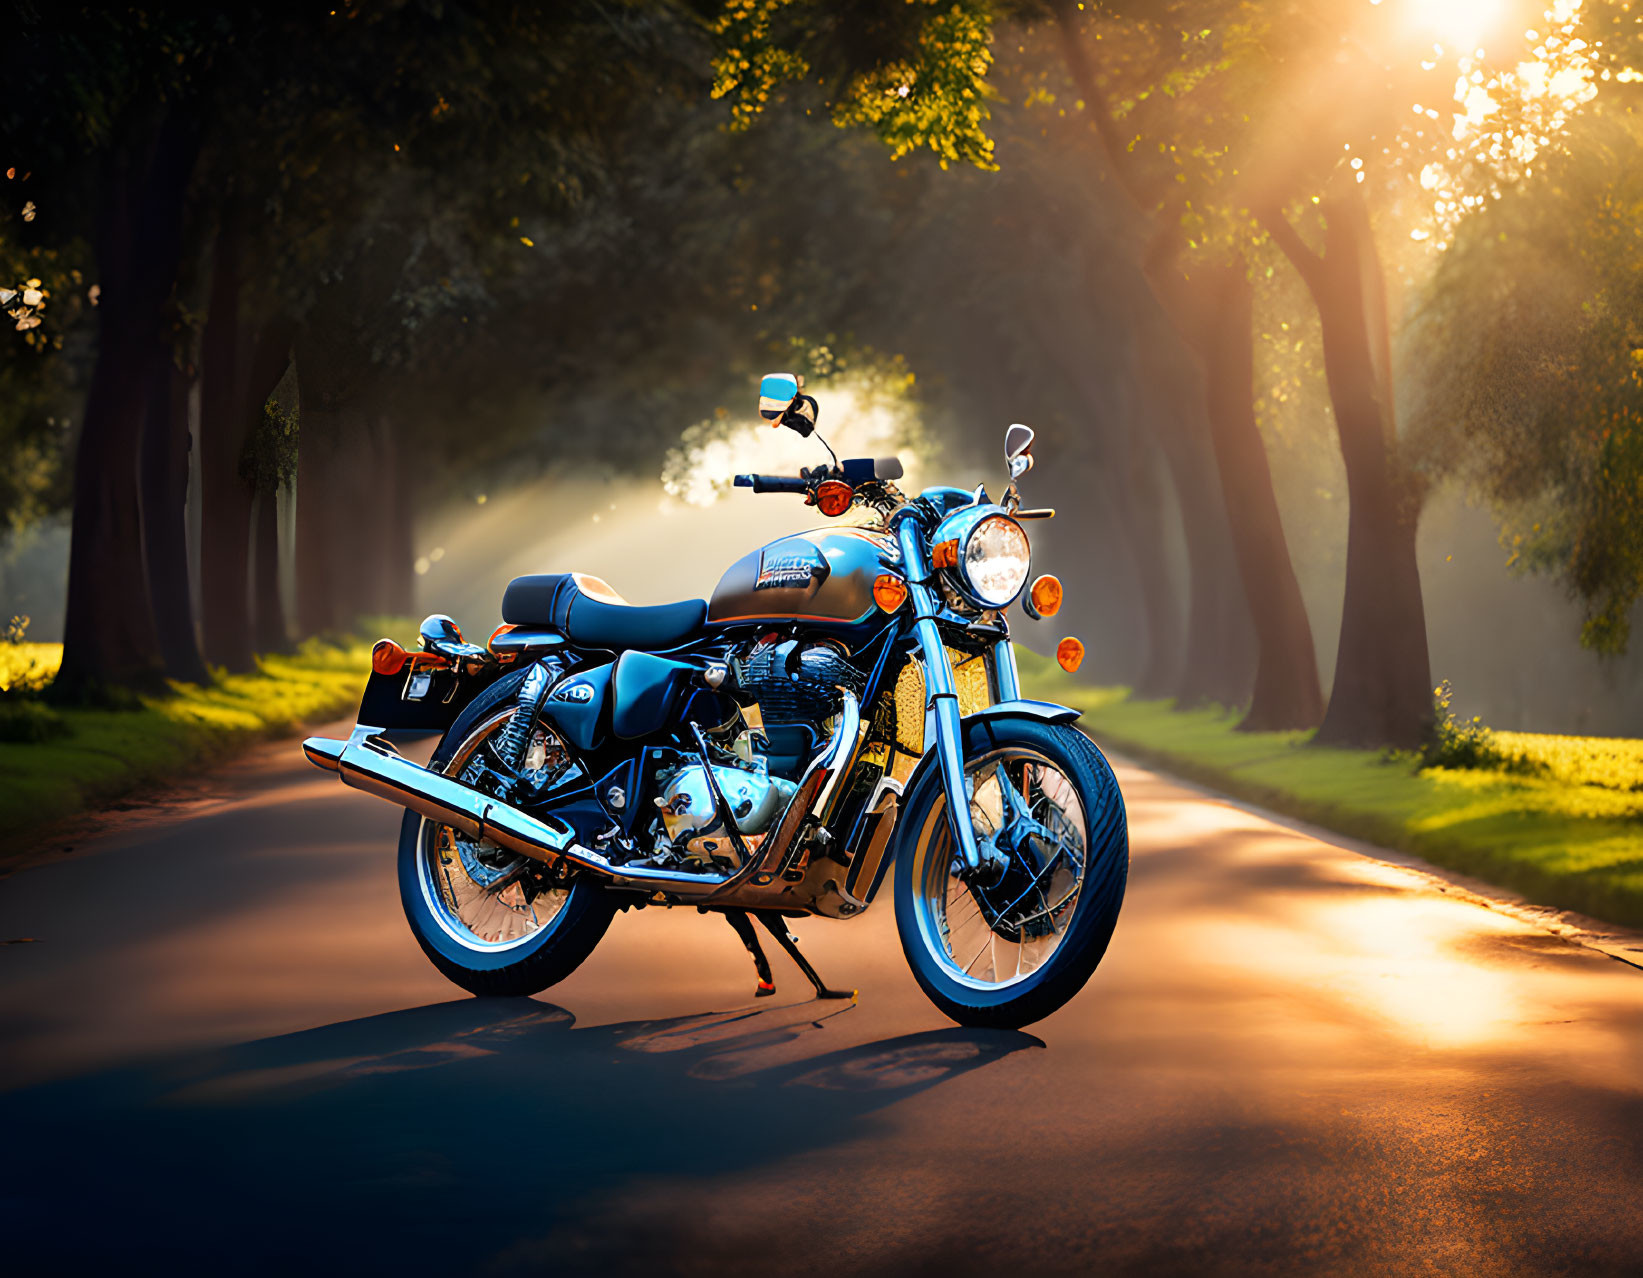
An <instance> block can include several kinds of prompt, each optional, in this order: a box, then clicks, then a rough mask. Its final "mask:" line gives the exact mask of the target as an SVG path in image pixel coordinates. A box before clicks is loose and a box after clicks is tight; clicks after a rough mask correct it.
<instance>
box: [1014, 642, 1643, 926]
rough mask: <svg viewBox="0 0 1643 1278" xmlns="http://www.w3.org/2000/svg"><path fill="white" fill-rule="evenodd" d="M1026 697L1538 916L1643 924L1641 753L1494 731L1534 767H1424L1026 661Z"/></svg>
mask: <svg viewBox="0 0 1643 1278" xmlns="http://www.w3.org/2000/svg"><path fill="white" fill-rule="evenodd" d="M1021 667H1022V683H1023V686H1024V688H1025V689H1026V692H1027V695H1029V696H1036V697H1043V698H1045V699H1048V700H1054V701H1062V702H1065V703H1067V704H1069V705H1074V706H1077V707H1079V708H1080V709H1081V710H1083V711H1084V717H1083V719H1082V720H1081V724H1082V726H1083V727H1085V728H1087V729H1088V730H1089V732H1090V733H1091V735H1093V736H1094V737H1095V738H1096V740H1097V741H1099V742H1101V743H1103V744H1105V745H1109V746H1111V748H1112V749H1113V750H1115V751H1117V752H1119V753H1121V754H1126V755H1129V756H1131V757H1133V758H1135V759H1138V760H1141V761H1143V762H1146V763H1150V764H1153V765H1155V766H1157V767H1159V768H1162V769H1164V770H1165V771H1168V772H1171V773H1174V774H1175V775H1177V776H1181V777H1185V778H1187V779H1189V780H1192V781H1197V782H1199V783H1201V784H1203V785H1206V786H1208V787H1210V788H1212V789H1215V790H1219V791H1221V792H1223V793H1226V794H1230V795H1233V796H1235V797H1237V798H1241V799H1246V800H1249V801H1250V802H1254V803H1259V804H1261V805H1263V806H1265V807H1268V808H1272V809H1274V810H1275V811H1279V812H1283V813H1286V814H1288V815H1290V816H1295V817H1299V818H1301V819H1302V820H1306V821H1311V822H1314V823H1315V824H1318V825H1321V826H1325V827H1327V828H1328V829H1331V830H1335V831H1338V832H1339V833H1341V834H1345V835H1349V836H1352V837H1354V838H1359V839H1363V840H1365V841H1367V842H1370V843H1375V844H1379V845H1380V846H1382V847H1390V848H1398V849H1401V850H1403V851H1406V852H1412V853H1414V854H1415V855H1417V856H1420V857H1423V858H1425V859H1426V860H1428V861H1431V862H1433V863H1434V864H1437V865H1442V866H1446V867H1448V868H1449V869H1452V870H1458V871H1460V872H1461V873H1463V874H1469V875H1473V876H1475V877H1477V878H1480V879H1484V880H1486V881H1488V882H1491V883H1498V884H1500V885H1501V886H1503V887H1506V888H1510V889H1512V890H1514V891H1516V892H1519V893H1521V894H1522V895H1524V896H1525V897H1527V898H1529V899H1530V900H1532V901H1535V902H1537V903H1539V904H1542V905H1552V906H1557V907H1559V908H1563V909H1572V910H1579V911H1581V912H1582V913H1585V914H1590V915H1592V916H1594V917H1596V918H1601V919H1607V920H1609V921H1610V922H1614V923H1620V924H1625V925H1629V926H1633V927H1643V742H1637V741H1623V740H1606V739H1598V738H1577V737H1552V736H1539V735H1536V734H1532V733H1495V734H1492V736H1493V737H1494V739H1495V741H1496V743H1497V745H1498V746H1499V748H1500V749H1501V750H1502V753H1503V754H1504V755H1505V756H1506V757H1507V758H1508V759H1509V760H1521V761H1524V762H1526V763H1528V764H1530V765H1532V766H1531V767H1529V768H1528V769H1525V768H1523V767H1521V766H1520V767H1514V768H1510V769H1506V768H1502V769H1460V768H1427V769H1424V770H1417V766H1418V765H1417V762H1416V761H1415V760H1413V759H1411V758H1409V757H1407V756H1400V757H1390V758H1389V757H1388V756H1386V755H1385V754H1383V753H1381V752H1379V751H1370V750H1334V749H1323V748H1318V747H1313V746H1310V745H1308V744H1307V742H1308V738H1309V737H1310V735H1311V734H1310V733H1304V732H1271V733H1254V732H1236V731H1234V728H1235V726H1236V724H1237V722H1238V719H1239V714H1238V713H1237V712H1233V711H1226V710H1222V709H1219V708H1215V707H1211V708H1207V709H1201V710H1187V711H1181V712H1177V711H1175V710H1174V709H1173V707H1172V705H1171V703H1169V702H1166V701H1135V700H1132V699H1130V697H1129V696H1128V693H1127V692H1126V691H1125V690H1124V689H1113V688H1091V687H1088V686H1084V685H1080V684H1079V683H1078V682H1077V681H1076V680H1075V679H1073V678H1072V677H1070V676H1068V675H1066V674H1064V673H1062V671H1061V670H1060V669H1058V668H1057V667H1056V666H1055V664H1054V663H1053V662H1051V661H1049V660H1047V659H1044V658H1040V657H1036V656H1034V654H1032V653H1025V652H1024V653H1022V654H1021Z"/></svg>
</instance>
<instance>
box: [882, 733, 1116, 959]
mask: <svg viewBox="0 0 1643 1278" xmlns="http://www.w3.org/2000/svg"><path fill="white" fill-rule="evenodd" d="M965 788H966V789H967V790H968V791H969V792H970V821H971V824H972V825H973V826H974V828H975V832H976V838H977V840H978V842H981V843H983V844H985V845H989V846H991V847H992V848H996V849H997V850H998V852H999V853H1000V854H1001V855H1003V856H1005V857H1007V858H1008V864H1007V866H1006V868H1005V870H1004V872H1003V873H1002V874H1001V875H1000V876H998V878H997V879H996V880H995V881H993V882H990V883H989V882H986V881H985V876H982V877H970V876H966V875H965V874H964V873H963V870H964V867H963V864H962V862H961V861H960V860H959V858H958V856H957V850H956V847H955V845H954V842H953V836H952V831H951V829H950V828H949V827H948V823H947V804H946V801H945V799H942V800H941V801H939V802H938V803H937V804H936V805H935V808H934V810H933V811H932V813H931V821H932V822H933V823H934V828H933V829H932V830H931V831H930V836H931V837H930V839H929V841H928V845H927V847H926V848H925V849H923V851H924V855H923V856H922V857H921V858H920V859H921V861H922V862H923V864H922V873H921V874H919V875H918V876H917V883H916V886H915V895H914V898H913V902H914V909H915V911H916V912H917V915H918V922H919V928H920V930H921V931H922V932H924V933H925V935H926V936H927V937H928V938H929V940H930V941H931V942H933V944H932V946H931V950H932V953H934V954H935V955H936V957H937V960H938V961H939V962H940V963H941V965H942V966H943V967H944V968H945V969H946V971H947V973H948V975H949V976H950V977H952V979H954V980H956V981H958V982H960V983H961V984H965V985H970V986H974V987H975V988H978V989H1003V988H1006V987H1008V986H1011V985H1015V984H1017V983H1019V982H1021V981H1023V980H1025V979H1026V978H1027V977H1029V976H1031V975H1032V974H1033V973H1034V972H1036V971H1038V970H1039V969H1041V968H1042V967H1043V966H1044V965H1045V964H1046V963H1047V962H1048V961H1049V960H1050V958H1051V956H1052V955H1054V954H1055V952H1056V950H1057V949H1059V948H1060V946H1061V944H1062V942H1063V941H1064V940H1065V938H1066V936H1067V932H1068V929H1069V928H1070V927H1071V926H1072V921H1073V917H1074V915H1075V914H1076V912H1077V910H1078V901H1079V895H1080V890H1081V889H1082V887H1083V883H1084V870H1085V865H1086V862H1087V856H1086V851H1085V846H1084V825H1085V822H1084V806H1083V804H1082V803H1081V802H1080V801H1079V798H1078V790H1077V788H1076V787H1075V786H1074V784H1073V782H1072V781H1071V780H1070V779H1069V778H1068V777H1067V775H1066V774H1065V773H1064V772H1062V771H1061V769H1060V768H1058V767H1057V766H1056V765H1055V763H1053V762H1052V761H1051V760H1049V759H1047V758H1045V757H1044V756H1043V755H1042V754H1039V753H1037V752H1036V751H1032V750H1027V749H1022V748H1019V747H1012V748H1007V749H1004V750H999V751H996V752H994V753H992V754H988V755H984V756H982V757H981V758H978V759H974V760H970V761H967V762H966V764H965Z"/></svg>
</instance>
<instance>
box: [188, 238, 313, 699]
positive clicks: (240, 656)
mask: <svg viewBox="0 0 1643 1278" xmlns="http://www.w3.org/2000/svg"><path fill="white" fill-rule="evenodd" d="M244 239H245V232H244V226H243V222H242V219H241V214H240V212H239V210H238V209H237V208H235V207H231V208H230V209H229V210H227V211H226V212H225V213H224V214H223V223H222V227H221V229H220V230H219V231H218V233H217V246H216V259H215V261H214V262H213V263H212V275H211V302H210V307H211V309H210V314H209V316H208V317H207V320H206V332H205V343H204V359H205V384H204V387H203V391H202V401H201V406H200V410H201V411H200V416H201V423H202V425H201V431H200V434H201V436H202V437H203V438H202V443H201V454H200V471H201V479H202V488H201V498H202V501H201V507H200V526H201V536H200V578H201V589H200V594H201V606H202V609H203V623H204V624H203V632H204V636H205V655H206V660H208V661H210V662H213V663H214V664H217V665H221V666H225V667H227V668H228V669H229V670H234V671H245V670H252V669H254V668H255V667H256V657H255V645H254V644H253V642H252V636H253V625H252V607H253V603H252V598H251V516H252V505H253V500H254V498H255V496H256V493H255V490H254V488H253V487H252V485H251V483H250V482H249V480H248V479H247V477H246V474H245V471H244V464H243V463H244V457H245V449H246V443H247V440H248V439H250V437H251V434H252V432H253V431H255V430H256V429H257V427H258V425H259V423H260V420H261V417H262V411H263V405H264V404H265V403H266V402H267V399H268V396H269V395H270V394H272V393H273V390H274V387H275V385H276V384H278V382H279V379H280V378H281V377H282V376H284V374H285V370H286V368H287V367H288V366H289V365H290V362H291V335H292V326H291V324H290V323H289V322H288V321H286V320H284V319H283V318H279V317H276V318H274V319H272V320H269V321H267V322H265V323H263V324H261V325H258V326H252V325H251V324H249V323H248V322H247V320H246V318H245V317H244V316H243V315H242V313H241V304H240V291H241V284H242V277H241V253H242V250H243V248H244Z"/></svg>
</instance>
